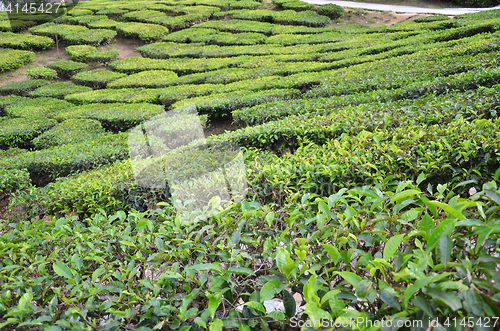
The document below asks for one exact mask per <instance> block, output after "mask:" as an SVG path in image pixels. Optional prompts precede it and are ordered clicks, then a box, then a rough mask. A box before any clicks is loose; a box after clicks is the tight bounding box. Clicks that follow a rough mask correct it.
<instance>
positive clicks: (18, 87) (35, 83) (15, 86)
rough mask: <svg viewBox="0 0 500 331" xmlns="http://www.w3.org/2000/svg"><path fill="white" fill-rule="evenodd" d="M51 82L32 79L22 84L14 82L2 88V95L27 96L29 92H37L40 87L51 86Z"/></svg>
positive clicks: (0, 87) (0, 88) (0, 92)
mask: <svg viewBox="0 0 500 331" xmlns="http://www.w3.org/2000/svg"><path fill="white" fill-rule="evenodd" d="M49 83H50V82H49V81H47V80H45V79H32V80H25V81H22V82H12V83H9V84H6V85H4V86H0V94H1V95H9V94H15V95H27V94H28V92H30V91H33V90H36V89H37V88H39V87H40V86H44V85H46V84H49Z"/></svg>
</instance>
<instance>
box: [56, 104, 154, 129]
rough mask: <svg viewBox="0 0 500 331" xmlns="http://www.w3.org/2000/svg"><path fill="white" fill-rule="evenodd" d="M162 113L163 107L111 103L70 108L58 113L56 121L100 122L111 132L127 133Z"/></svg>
mask: <svg viewBox="0 0 500 331" xmlns="http://www.w3.org/2000/svg"><path fill="white" fill-rule="evenodd" d="M162 113H164V108H163V106H160V105H151V104H147V103H132V104H123V103H111V104H109V103H108V104H98V103H97V104H95V103H94V104H89V105H84V106H78V107H74V108H71V109H70V110H68V111H65V112H62V113H59V114H58V115H57V116H56V118H57V119H58V120H67V119H72V118H74V119H77V118H81V119H94V120H98V121H99V122H101V124H102V126H103V127H104V128H106V129H107V130H110V131H113V132H120V131H127V130H128V129H130V128H133V127H135V126H137V125H139V124H141V123H142V122H144V121H145V120H148V119H150V118H152V117H154V116H157V115H159V114H162Z"/></svg>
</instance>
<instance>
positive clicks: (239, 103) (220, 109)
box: [171, 89, 301, 116]
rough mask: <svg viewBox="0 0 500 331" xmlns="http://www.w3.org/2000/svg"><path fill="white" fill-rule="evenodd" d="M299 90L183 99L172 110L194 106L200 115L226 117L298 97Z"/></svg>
mask: <svg viewBox="0 0 500 331" xmlns="http://www.w3.org/2000/svg"><path fill="white" fill-rule="evenodd" d="M300 94H301V93H300V91H299V90H293V89H281V90H278V89H274V90H264V91H257V92H250V91H236V92H230V93H220V94H211V95H209V96H206V97H198V98H192V99H184V100H182V101H178V102H176V103H174V104H172V106H171V107H172V108H173V109H176V108H181V107H184V106H191V105H193V106H195V107H196V110H197V111H198V112H199V113H200V114H211V115H214V116H227V115H229V114H231V112H232V111H233V110H235V109H239V108H243V107H251V106H254V105H258V104H263V103H267V102H271V101H274V100H289V99H295V98H297V97H299V96H300Z"/></svg>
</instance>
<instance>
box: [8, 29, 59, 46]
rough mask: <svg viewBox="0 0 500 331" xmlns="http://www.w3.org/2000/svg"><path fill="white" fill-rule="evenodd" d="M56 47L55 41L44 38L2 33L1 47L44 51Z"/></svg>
mask: <svg viewBox="0 0 500 331" xmlns="http://www.w3.org/2000/svg"><path fill="white" fill-rule="evenodd" d="M53 45H54V40H52V39H51V38H48V37H44V36H34V35H31V34H19V33H13V32H0V47H6V48H18V49H27V50H30V49H34V50H44V49H47V48H49V47H52V46H53Z"/></svg>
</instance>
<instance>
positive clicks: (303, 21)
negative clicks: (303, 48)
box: [231, 10, 331, 27]
mask: <svg viewBox="0 0 500 331" xmlns="http://www.w3.org/2000/svg"><path fill="white" fill-rule="evenodd" d="M231 17H232V18H236V19H241V20H256V21H262V22H270V23H278V24H285V25H288V24H289V25H305V26H310V27H320V26H325V25H327V24H330V23H331V20H330V18H328V17H326V16H322V15H318V14H317V13H316V12H314V11H311V10H306V11H301V12H296V11H293V10H283V11H272V10H241V11H235V12H232V13H231Z"/></svg>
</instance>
